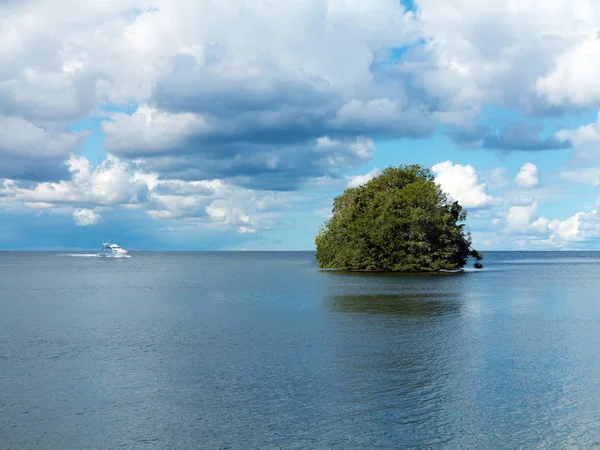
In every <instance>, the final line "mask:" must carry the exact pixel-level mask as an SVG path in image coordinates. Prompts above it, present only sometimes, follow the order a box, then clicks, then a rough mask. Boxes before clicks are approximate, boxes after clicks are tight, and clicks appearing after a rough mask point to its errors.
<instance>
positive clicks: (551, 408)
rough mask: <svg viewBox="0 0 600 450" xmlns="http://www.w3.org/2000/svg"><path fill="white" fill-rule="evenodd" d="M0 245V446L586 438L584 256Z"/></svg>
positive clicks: (535, 443)
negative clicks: (393, 256)
mask: <svg viewBox="0 0 600 450" xmlns="http://www.w3.org/2000/svg"><path fill="white" fill-rule="evenodd" d="M484 265H485V268H484V269H483V270H481V271H474V270H473V271H468V272H466V273H460V274H438V275H383V274H373V273H368V274H367V273H365V274H350V273H341V272H335V271H319V270H318V268H317V266H316V264H315V261H314V254H312V253H310V252H306V253H303V252H299V253H268V252H264V253H227V252H225V253H143V252H141V253H137V252H134V253H132V257H131V258H127V259H125V258H123V259H120V258H119V259H111V258H92V257H77V256H72V255H69V254H67V253H56V252H46V253H29V252H26V253H0V448H2V449H22V448H28V449H29V448H39V449H60V448H65V449H81V448H86V449H88V448H98V449H100V448H117V447H129V448H164V449H174V448H207V449H221V448H222V449H225V448H229V449H250V448H256V449H269V448H286V449H288V448H289V449H295V448H298V449H300V448H302V449H305V448H340V449H348V448H435V447H439V448H517V447H518V448H565V447H569V446H573V447H578V448H592V447H597V446H599V445H600V357H599V354H600V353H599V349H600V276H599V274H600V253H572V252H557V253H527V252H522V253H500V252H498V253H494V252H488V253H486V254H485V259H484Z"/></svg>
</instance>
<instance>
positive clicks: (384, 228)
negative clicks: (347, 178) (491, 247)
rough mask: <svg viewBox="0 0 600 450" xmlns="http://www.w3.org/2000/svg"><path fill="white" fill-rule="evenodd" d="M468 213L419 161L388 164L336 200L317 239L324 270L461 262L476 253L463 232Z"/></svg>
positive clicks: (420, 268) (404, 268) (432, 267)
mask: <svg viewBox="0 0 600 450" xmlns="http://www.w3.org/2000/svg"><path fill="white" fill-rule="evenodd" d="M466 218H467V213H466V211H463V209H462V207H461V206H460V205H459V204H458V202H451V201H450V200H449V198H448V196H447V195H446V194H445V193H444V192H443V191H442V189H441V188H440V186H439V185H437V184H436V183H435V181H434V177H433V174H432V173H431V171H430V170H429V169H427V168H424V167H421V166H419V165H410V166H405V165H403V166H400V167H397V168H394V167H390V168H387V169H386V170H385V171H383V173H382V174H381V175H379V176H378V177H376V178H373V179H372V180H371V181H369V182H368V183H367V184H365V185H363V186H360V187H358V188H350V189H346V191H345V192H344V193H343V194H342V195H340V196H339V197H337V198H336V199H335V200H334V204H333V216H332V217H331V219H329V220H328V221H327V222H326V223H325V224H324V225H322V226H321V228H320V230H319V233H318V235H317V237H316V239H315V242H316V244H317V263H318V264H319V267H321V268H324V269H342V270H353V271H385V272H433V271H437V270H455V269H460V268H462V267H464V266H465V264H466V263H467V259H468V258H469V256H473V257H474V258H476V259H477V260H478V261H479V260H481V259H482V256H481V254H480V253H479V252H477V251H476V250H474V249H473V248H472V247H471V236H470V234H469V233H467V234H466V235H465V232H464V224H461V223H460V222H464V221H465V219H466Z"/></svg>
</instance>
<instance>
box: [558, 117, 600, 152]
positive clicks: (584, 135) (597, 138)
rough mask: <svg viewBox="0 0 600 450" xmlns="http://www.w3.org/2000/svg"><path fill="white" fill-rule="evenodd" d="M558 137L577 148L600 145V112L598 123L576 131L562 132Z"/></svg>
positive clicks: (565, 130) (583, 126) (566, 130)
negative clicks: (568, 141)
mask: <svg viewBox="0 0 600 450" xmlns="http://www.w3.org/2000/svg"><path fill="white" fill-rule="evenodd" d="M556 137H557V138H558V139H560V140H561V141H566V140H570V141H571V142H572V143H573V145H574V146H575V147H583V146H586V145H597V144H600V112H598V116H597V120H596V122H594V123H590V124H587V125H582V126H580V127H578V128H577V129H575V130H568V129H564V130H560V131H559V132H557V133H556Z"/></svg>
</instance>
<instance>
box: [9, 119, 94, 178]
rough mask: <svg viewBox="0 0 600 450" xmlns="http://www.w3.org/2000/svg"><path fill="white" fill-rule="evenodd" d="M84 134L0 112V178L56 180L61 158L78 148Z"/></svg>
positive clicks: (59, 174)
mask: <svg viewBox="0 0 600 450" xmlns="http://www.w3.org/2000/svg"><path fill="white" fill-rule="evenodd" d="M84 138H85V134H84V133H64V132H60V131H54V130H53V129H52V127H47V128H43V127H41V126H36V125H34V124H33V123H31V122H28V121H26V120H24V119H22V118H19V117H10V116H3V115H2V114H0V177H5V178H20V179H30V180H36V179H47V178H51V179H56V178H58V177H60V176H62V175H64V174H65V171H64V170H63V167H62V165H63V161H64V159H65V158H68V156H69V155H70V154H71V153H73V152H76V151H78V150H79V148H80V147H81V145H82V143H83V139H84Z"/></svg>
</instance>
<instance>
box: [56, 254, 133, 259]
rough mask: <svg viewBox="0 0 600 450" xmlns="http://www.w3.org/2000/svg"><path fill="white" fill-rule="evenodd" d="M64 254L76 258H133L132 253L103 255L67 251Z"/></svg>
mask: <svg viewBox="0 0 600 450" xmlns="http://www.w3.org/2000/svg"><path fill="white" fill-rule="evenodd" d="M64 256H72V257H75V258H131V255H101V254H99V253H67V254H66V255H64Z"/></svg>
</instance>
